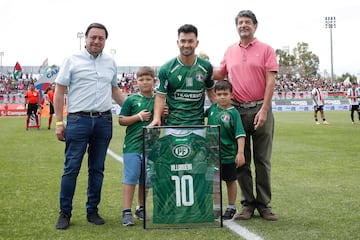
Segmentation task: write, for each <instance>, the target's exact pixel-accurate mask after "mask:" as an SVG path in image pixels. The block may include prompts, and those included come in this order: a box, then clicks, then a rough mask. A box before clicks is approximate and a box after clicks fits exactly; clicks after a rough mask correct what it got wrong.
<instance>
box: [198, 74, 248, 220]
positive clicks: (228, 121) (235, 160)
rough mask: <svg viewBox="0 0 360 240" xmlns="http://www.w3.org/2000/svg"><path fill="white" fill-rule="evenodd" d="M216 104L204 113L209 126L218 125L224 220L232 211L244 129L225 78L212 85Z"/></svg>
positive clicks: (243, 142)
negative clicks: (225, 203)
mask: <svg viewBox="0 0 360 240" xmlns="http://www.w3.org/2000/svg"><path fill="white" fill-rule="evenodd" d="M215 95H216V101H217V103H216V104H212V105H211V106H210V108H208V109H207V110H206V112H205V116H207V118H208V124H209V125H220V144H221V145H220V147H221V170H222V171H221V173H222V180H224V181H225V182H226V188H227V194H228V206H227V209H226V211H225V213H224V215H223V219H224V220H228V219H232V218H233V217H234V215H235V214H236V207H235V202H236V194H237V186H236V180H237V178H236V168H238V167H241V166H242V165H244V164H245V156H244V145H245V136H246V134H245V130H244V128H243V125H242V122H241V117H240V114H239V112H238V111H237V110H236V108H234V107H233V106H232V105H231V99H232V96H233V93H232V85H231V83H230V82H229V81H218V82H217V83H216V85H215Z"/></svg>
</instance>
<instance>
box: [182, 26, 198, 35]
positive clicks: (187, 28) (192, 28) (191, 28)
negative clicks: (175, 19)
mask: <svg viewBox="0 0 360 240" xmlns="http://www.w3.org/2000/svg"><path fill="white" fill-rule="evenodd" d="M180 33H194V34H195V36H196V37H197V36H198V30H197V28H196V27H195V26H194V25H191V24H185V25H182V26H181V27H179V29H178V36H179V35H180Z"/></svg>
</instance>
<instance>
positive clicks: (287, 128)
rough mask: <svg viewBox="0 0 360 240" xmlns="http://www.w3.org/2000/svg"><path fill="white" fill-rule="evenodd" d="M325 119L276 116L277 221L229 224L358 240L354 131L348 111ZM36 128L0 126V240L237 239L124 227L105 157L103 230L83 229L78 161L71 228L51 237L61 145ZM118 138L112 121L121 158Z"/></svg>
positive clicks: (358, 149)
mask: <svg viewBox="0 0 360 240" xmlns="http://www.w3.org/2000/svg"><path fill="white" fill-rule="evenodd" d="M325 114H326V118H327V120H328V121H329V122H330V125H328V126H325V125H315V123H314V120H313V116H312V112H277V113H275V138H274V149H273V157H272V187H273V191H272V192H273V199H272V203H271V205H272V207H273V211H274V212H275V213H276V214H277V215H278V216H279V221H277V222H267V221H264V220H262V219H261V218H260V217H259V215H258V214H257V213H256V215H255V216H254V217H253V218H252V219H251V220H249V221H235V223H237V224H239V225H240V226H242V227H245V228H247V229H248V230H249V231H251V232H253V233H255V234H257V235H258V236H260V237H261V238H263V239H274V240H275V239H276V240H278V239H304V240H305V239H358V238H359V236H360V214H359V213H360V191H359V186H358V185H359V181H360V177H359V173H360V146H359V144H360V125H355V126H353V125H351V120H350V113H349V112H347V111H327V112H325ZM42 121H43V128H42V130H41V131H36V130H34V129H31V130H30V131H28V132H26V131H25V117H7V118H0V144H1V150H0V163H1V167H0V190H1V195H0V209H1V211H0V223H1V227H0V239H67V240H70V239H160V240H161V239H175V240H177V239H227V240H230V239H242V238H241V237H239V235H237V234H235V233H233V232H232V231H230V230H229V229H227V228H226V227H224V228H204V229H203V228H200V229H199V228H197V229H186V230H183V229H180V230H179V229H177V230H172V229H170V230H168V229H167V230H144V229H143V225H142V222H140V221H136V226H134V227H123V226H122V224H121V210H122V191H121V176H122V165H121V164H120V163H119V162H118V161H115V160H114V159H113V158H112V157H111V156H108V157H107V160H106V170H105V180H104V185H103V194H102V201H101V204H100V206H99V209H100V214H101V215H102V216H103V217H104V218H105V220H106V224H105V225H103V226H94V225H92V224H90V223H88V222H87V221H86V210H85V202H86V186H87V172H86V164H87V163H86V161H84V163H83V164H84V165H83V167H82V169H81V172H80V175H79V177H78V183H77V189H76V193H75V197H74V203H73V204H74V210H73V217H72V219H71V225H70V228H69V229H68V230H66V231H57V230H55V222H56V220H57V217H58V211H59V188H60V178H61V174H62V169H63V161H64V157H63V151H64V144H63V143H61V142H58V141H57V140H56V138H55V134H54V130H53V129H52V130H51V131H48V130H47V129H46V128H45V125H46V124H45V123H46V121H47V119H45V118H44V119H43V120H42ZM124 130H125V128H124V127H121V126H119V125H118V123H117V117H114V136H113V140H112V142H111V144H110V149H111V150H112V151H114V152H116V153H117V154H119V155H121V154H122V143H123V138H124ZM223 189H225V188H223ZM238 199H240V197H239V196H238ZM224 204H226V201H224ZM237 208H238V209H240V204H239V200H238V201H237Z"/></svg>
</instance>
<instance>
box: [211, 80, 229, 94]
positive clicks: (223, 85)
mask: <svg viewBox="0 0 360 240" xmlns="http://www.w3.org/2000/svg"><path fill="white" fill-rule="evenodd" d="M219 90H230V92H232V91H233V86H232V84H231V83H230V82H229V81H228V80H219V81H217V82H216V84H215V92H216V91H219Z"/></svg>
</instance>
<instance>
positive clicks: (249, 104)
mask: <svg viewBox="0 0 360 240" xmlns="http://www.w3.org/2000/svg"><path fill="white" fill-rule="evenodd" d="M263 103H264V99H261V100H258V101H254V102H245V103H241V102H237V101H235V100H232V105H233V106H235V107H240V108H254V107H256V106H258V105H261V104H263Z"/></svg>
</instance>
